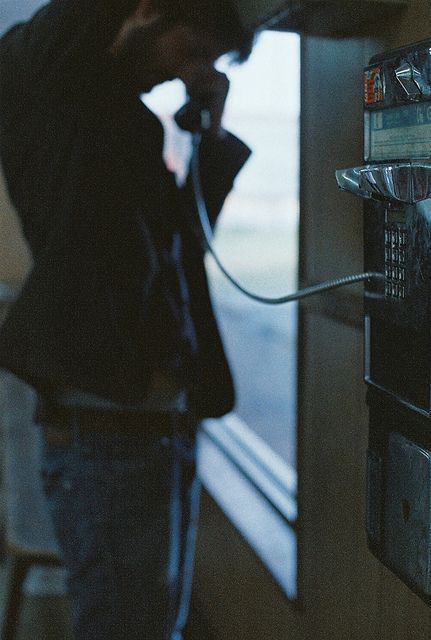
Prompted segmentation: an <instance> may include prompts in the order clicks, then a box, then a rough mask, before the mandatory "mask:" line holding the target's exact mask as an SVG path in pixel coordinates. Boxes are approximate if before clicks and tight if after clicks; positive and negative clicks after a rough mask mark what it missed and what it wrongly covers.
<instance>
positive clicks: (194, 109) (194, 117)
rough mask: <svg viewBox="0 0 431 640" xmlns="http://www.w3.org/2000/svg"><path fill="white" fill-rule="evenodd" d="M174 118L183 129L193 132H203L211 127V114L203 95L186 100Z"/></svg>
mask: <svg viewBox="0 0 431 640" xmlns="http://www.w3.org/2000/svg"><path fill="white" fill-rule="evenodd" d="M174 119H175V122H176V123H177V125H178V126H179V127H180V128H181V129H184V130H185V131H190V132H191V133H202V132H204V131H208V130H209V129H210V128H211V114H210V111H209V109H208V107H207V106H206V104H205V98H203V97H201V98H200V99H199V100H189V101H188V102H186V103H185V104H184V105H183V106H182V107H181V108H180V109H179V110H178V111H177V112H176V114H175V116H174Z"/></svg>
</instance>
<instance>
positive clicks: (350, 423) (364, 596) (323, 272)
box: [195, 0, 431, 640]
mask: <svg viewBox="0 0 431 640" xmlns="http://www.w3.org/2000/svg"><path fill="white" fill-rule="evenodd" d="M430 11H431V10H430V5H429V2H427V1H424V0H422V1H421V0H412V2H411V3H410V5H409V8H408V10H407V11H406V12H405V14H404V15H403V16H398V18H397V19H396V20H393V21H388V22H386V23H385V24H384V25H382V29H381V34H380V35H379V37H378V38H375V39H373V40H371V39H360V38H358V39H345V40H329V39H319V38H304V41H303V61H302V62H303V67H302V77H303V86H302V100H303V110H302V204H301V217H302V229H301V247H302V252H301V255H302V262H301V280H302V282H303V283H312V282H317V281H320V280H323V279H325V278H328V277H333V276H336V275H342V274H347V273H353V272H357V271H358V270H361V269H362V205H361V203H360V202H359V201H356V200H355V199H354V198H353V197H351V196H349V195H347V194H344V193H341V192H339V191H338V190H337V187H336V183H335V179H334V171H335V169H336V168H341V167H348V166H353V165H355V164H361V163H362V67H363V66H364V65H365V64H366V63H367V62H368V59H369V58H370V56H371V55H373V54H374V53H377V52H379V51H381V50H384V49H388V48H392V47H395V46H400V45H402V44H406V43H408V42H413V41H417V40H421V39H424V38H426V37H430V36H431V27H430V24H431V22H430V19H429V18H430ZM361 315H362V308H361V287H360V286H358V287H356V288H355V287H353V288H350V289H349V290H346V291H345V292H344V291H342V292H339V293H336V294H334V295H327V296H322V297H320V298H318V299H316V300H313V301H312V302H311V303H308V304H307V305H305V304H304V305H303V307H302V312H301V337H300V370H299V373H300V393H299V418H300V424H299V473H300V514H301V521H300V589H301V593H302V607H301V608H300V609H296V610H295V609H294V608H293V607H292V606H291V605H289V603H288V602H287V601H286V599H285V598H283V597H282V596H280V593H279V592H278V590H277V588H276V587H275V586H274V583H273V582H272V580H271V578H269V577H268V575H267V574H266V573H265V571H264V570H263V569H262V568H261V567H260V565H259V563H258V562H257V560H256V559H255V557H254V556H253V554H252V553H251V552H250V551H249V549H247V547H246V545H245V544H244V543H243V542H242V541H241V539H240V538H239V536H238V534H236V533H235V531H234V530H233V529H232V527H231V526H230V525H229V523H228V522H227V521H226V520H225V519H224V517H223V515H222V514H221V513H220V512H219V511H218V510H217V508H216V507H215V505H214V504H213V503H211V501H210V500H209V498H208V497H206V499H205V501H204V505H203V507H204V508H203V511H202V528H201V534H200V539H199V553H198V558H197V579H196V590H195V594H196V595H195V598H196V599H197V600H198V601H199V606H200V610H201V612H203V614H204V615H205V617H206V619H207V620H208V621H209V624H210V626H211V628H212V630H213V632H214V637H215V638H216V639H217V640H231V639H232V638H238V639H239V640H242V639H243V638H244V639H246V638H247V639H249V638H254V639H257V640H266V639H267V638H268V639H269V638H271V640H278V639H279V638H280V639H281V638H283V640H326V639H327V640H425V639H428V638H429V637H430V634H431V614H430V610H429V608H428V607H427V606H426V605H425V604H423V603H422V601H421V600H420V599H419V598H418V597H416V596H415V595H414V594H413V593H411V592H410V591H409V590H408V589H407V587H405V586H404V585H403V584H402V583H401V582H400V581H399V580H398V579H397V578H396V577H395V576H393V575H392V574H391V573H390V572H389V571H388V570H387V569H386V568H385V567H383V565H381V564H380V563H379V562H378V561H377V560H376V559H375V558H374V557H373V556H372V555H371V554H370V553H369V551H368V549H367V546H366V536H365V525H364V521H365V515H364V514H365V455H366V447H367V422H368V419H367V408H366V404H365V385H364V384H363V381H362V375H363V357H362V346H363V345H362V339H363V336H362V324H361ZM269 428H270V425H269ZM198 637H199V636H198V635H197V636H196V640H197V638H198Z"/></svg>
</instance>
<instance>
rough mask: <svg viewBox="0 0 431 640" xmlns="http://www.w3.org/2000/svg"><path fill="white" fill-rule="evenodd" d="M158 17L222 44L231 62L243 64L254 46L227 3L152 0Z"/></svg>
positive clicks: (249, 35) (215, 1)
mask: <svg viewBox="0 0 431 640" xmlns="http://www.w3.org/2000/svg"><path fill="white" fill-rule="evenodd" d="M153 5H154V6H155V8H156V9H158V10H159V11H160V12H161V14H162V15H163V16H164V17H165V18H166V19H168V20H169V21H172V22H173V23H177V24H186V25H192V26H194V27H198V28H200V29H201V30H202V31H206V32H208V33H210V34H211V35H214V36H215V37H216V38H218V39H219V40H220V41H221V42H223V43H225V44H226V48H227V50H229V51H230V52H231V54H232V59H233V61H234V62H244V61H245V60H247V58H248V57H249V55H250V53H251V50H252V48H253V43H254V34H253V32H251V31H249V30H248V29H246V28H245V27H243V26H242V24H241V22H240V20H239V17H238V14H237V12H236V10H235V9H234V7H233V5H232V3H231V2H230V1H229V0H153Z"/></svg>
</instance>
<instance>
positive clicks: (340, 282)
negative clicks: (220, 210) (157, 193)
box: [190, 133, 384, 305]
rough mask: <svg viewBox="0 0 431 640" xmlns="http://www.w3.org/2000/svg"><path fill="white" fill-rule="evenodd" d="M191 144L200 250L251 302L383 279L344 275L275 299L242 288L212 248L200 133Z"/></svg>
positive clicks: (370, 275) (376, 275)
mask: <svg viewBox="0 0 431 640" xmlns="http://www.w3.org/2000/svg"><path fill="white" fill-rule="evenodd" d="M192 141H193V152H192V158H191V163H190V169H191V178H192V184H193V190H194V196H195V200H196V207H197V211H198V215H199V220H200V224H201V227H202V237H201V240H202V242H203V246H204V249H205V250H207V251H208V252H209V253H210V254H211V255H212V257H213V258H214V261H215V263H216V264H217V266H218V268H219V269H220V271H221V272H222V273H223V275H224V276H225V277H226V278H227V279H228V280H229V282H230V283H231V284H232V285H233V286H234V287H235V288H236V289H238V291H240V292H241V293H243V294H244V295H245V296H247V297H248V298H251V299H252V300H255V301H256V302H261V303H263V304H269V305H279V304H286V303H287V302H293V301H295V300H300V299H302V298H307V297H309V296H313V295H316V294H319V293H323V292H325V291H329V290H331V289H336V288H338V287H344V286H346V285H350V284H354V283H356V282H362V281H364V280H373V279H379V280H383V279H384V275H383V274H382V273H375V272H372V271H367V272H364V273H357V274H353V275H349V276H345V277H342V278H335V279H334V280H327V281H325V282H322V283H320V284H316V285H313V286H310V287H306V288H304V289H300V290H299V291H296V292H295V293H290V294H288V295H284V296H281V297H275V298H273V297H266V296H261V295H258V294H256V293H253V292H252V291H249V290H248V289H246V288H245V287H244V286H243V285H242V284H241V283H240V282H238V280H236V278H234V277H233V276H232V275H231V274H230V272H229V271H228V270H227V269H226V268H225V266H224V265H223V263H222V261H221V260H220V258H219V257H218V254H217V252H216V251H215V249H214V247H213V232H212V228H211V223H210V221H209V217H208V211H207V207H206V203H205V198H204V195H203V191H202V183H201V179H200V170H199V145H200V141H201V134H200V133H194V134H193V138H192Z"/></svg>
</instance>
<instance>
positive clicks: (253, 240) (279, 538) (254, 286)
mask: <svg viewBox="0 0 431 640" xmlns="http://www.w3.org/2000/svg"><path fill="white" fill-rule="evenodd" d="M299 66H300V65H299V37H298V36H296V35H294V34H288V33H279V32H264V33H262V34H261V35H260V37H259V40H258V42H257V45H256V47H255V49H254V51H253V53H252V55H251V57H250V60H249V61H247V62H246V63H245V64H243V65H240V66H238V67H229V68H228V67H227V66H226V63H225V61H224V60H223V59H222V60H220V61H219V68H220V69H221V70H223V71H226V73H228V75H229V77H230V80H231V89H230V92H229V97H228V102H227V104H226V110H225V126H226V128H228V129H229V130H230V131H232V132H233V133H235V134H236V135H238V137H240V138H241V139H242V140H244V141H245V142H246V143H247V144H248V145H249V146H250V147H251V149H252V150H253V155H252V157H251V159H250V160H249V161H248V163H247V164H246V166H245V167H244V169H243V170H242V172H241V173H240V174H239V176H238V178H237V180H236V183H235V186H234V189H233V190H232V192H231V194H230V195H229V196H228V198H227V200H226V203H225V206H224V208H223V211H222V213H221V215H220V218H219V222H218V224H217V234H216V237H215V241H214V244H215V248H216V250H217V253H218V254H219V257H220V258H221V259H222V262H223V263H224V265H225V267H227V268H228V270H229V271H231V272H232V274H233V275H234V276H235V277H236V278H237V279H238V280H239V281H240V282H241V283H242V284H243V285H245V286H246V287H247V288H249V289H250V290H252V291H253V292H257V293H259V294H261V295H263V296H275V297H277V296H281V295H284V294H286V293H289V292H291V291H293V290H295V288H296V285H297V264H298V222H299V206H298V191H299V116H300V100H299V96H300V88H299ZM184 100H185V94H184V90H183V88H182V85H181V83H176V82H173V83H169V84H167V85H166V86H162V87H160V88H157V89H156V90H154V91H153V92H152V93H151V94H150V95H149V96H146V97H145V102H146V104H147V105H148V106H149V107H150V108H151V109H153V110H154V111H155V112H156V113H157V114H158V115H159V117H160V118H161V120H162V121H163V122H164V124H165V130H166V142H167V144H166V151H165V155H166V161H167V164H168V165H169V166H170V168H171V169H173V170H175V171H176V172H177V173H178V174H179V175H180V179H184V167H185V166H186V165H187V163H185V162H184V157H187V154H188V153H189V140H188V137H187V134H184V133H181V132H179V131H178V129H177V128H176V127H175V126H174V125H173V121H172V113H174V112H175V110H176V109H177V108H179V107H180V106H181V104H182V103H183V102H184ZM207 269H208V274H209V278H210V284H211V289H212V296H213V301H214V305H215V308H216V313H217V316H218V320H219V323H220V327H221V330H222V335H223V339H224V342H225V346H226V349H227V352H228V356H229V360H230V363H231V366H232V369H233V373H234V378H235V382H236V388H237V406H236V410H235V413H233V414H231V415H229V416H227V417H225V418H223V419H221V420H211V421H208V422H207V424H206V428H205V432H204V435H203V437H202V447H201V461H202V465H201V476H202V479H203V481H204V484H205V486H206V488H207V490H208V491H209V492H210V493H211V495H212V496H213V498H214V499H215V500H216V501H217V502H218V504H219V505H220V506H221V508H222V509H223V510H224V511H225V513H226V514H227V516H228V517H229V518H230V519H231V520H232V522H233V523H234V524H235V525H236V526H237V528H238V530H239V531H241V533H242V534H243V535H244V537H245V538H246V539H247V540H248V542H249V543H250V545H251V546H252V548H253V549H254V550H255V551H256V553H257V554H258V555H259V557H260V558H261V560H262V561H263V562H264V563H265V564H266V565H267V567H268V568H269V569H270V571H271V573H272V574H273V576H274V577H275V578H276V580H277V581H278V583H279V584H280V585H281V587H282V588H283V589H284V591H285V593H286V594H287V596H288V597H289V598H290V599H295V598H296V597H297V589H296V565H297V562H296V557H297V545H296V521H297V505H296V469H295V467H296V335H297V319H296V312H297V310H296V305H293V304H289V305H283V306H278V307H275V306H266V305H261V304H259V303H257V302H254V301H251V300H249V299H247V298H245V297H244V296H243V294H241V293H240V292H238V291H236V290H235V289H234V288H233V287H232V285H231V284H230V283H229V282H228V281H227V280H226V279H225V278H224V276H223V275H222V274H221V273H220V271H219V270H218V268H217V266H216V265H215V263H214V261H213V259H212V258H211V256H208V258H207ZM233 487H235V490H234V491H233V490H232V488H233Z"/></svg>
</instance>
